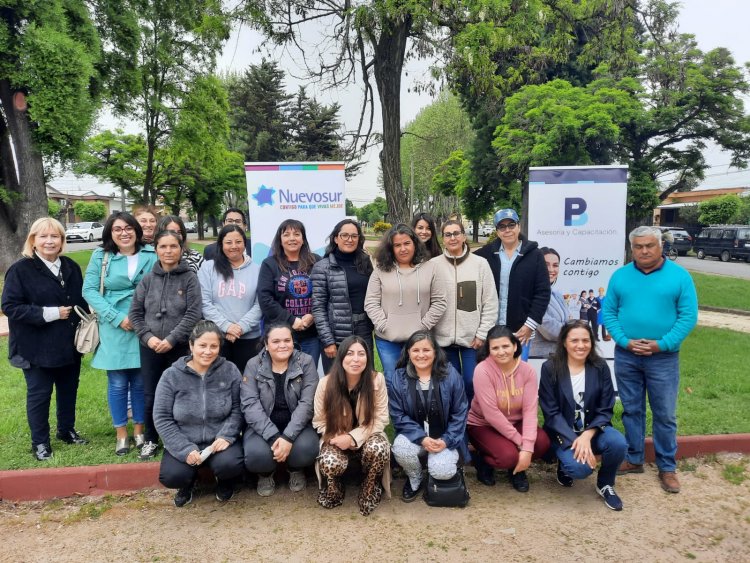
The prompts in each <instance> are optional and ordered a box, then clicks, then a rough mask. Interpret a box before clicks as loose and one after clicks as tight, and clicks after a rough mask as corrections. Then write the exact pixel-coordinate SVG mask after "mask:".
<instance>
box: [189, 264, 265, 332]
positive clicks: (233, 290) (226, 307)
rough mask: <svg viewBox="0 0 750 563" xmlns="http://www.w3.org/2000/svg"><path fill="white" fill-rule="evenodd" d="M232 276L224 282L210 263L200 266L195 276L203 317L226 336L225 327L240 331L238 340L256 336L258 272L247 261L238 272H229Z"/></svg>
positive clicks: (235, 269)
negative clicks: (234, 326) (231, 326)
mask: <svg viewBox="0 0 750 563" xmlns="http://www.w3.org/2000/svg"><path fill="white" fill-rule="evenodd" d="M232 272H233V274H234V276H233V277H232V278H231V279H228V280H225V279H224V278H223V277H221V275H219V272H217V271H216V269H215V268H214V261H213V260H209V261H208V262H205V263H204V264H203V267H202V268H201V269H200V271H199V272H198V280H199V281H200V284H201V293H202V296H203V317H204V318H205V319H206V320H209V321H213V322H215V323H216V324H217V325H218V326H219V328H220V329H221V330H222V331H223V332H226V331H227V330H229V325H231V324H232V323H236V324H238V325H240V326H241V327H242V336H241V337H240V338H242V339H249V338H258V337H259V336H260V317H261V312H260V304H259V303H258V274H259V272H260V268H259V267H258V265H257V264H255V263H254V262H253V261H252V260H251V259H250V258H246V260H245V262H244V263H243V264H242V265H241V266H240V267H239V268H232Z"/></svg>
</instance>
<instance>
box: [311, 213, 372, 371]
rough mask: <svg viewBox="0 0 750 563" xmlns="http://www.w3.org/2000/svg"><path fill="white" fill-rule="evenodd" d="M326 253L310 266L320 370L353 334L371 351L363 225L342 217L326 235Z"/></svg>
mask: <svg viewBox="0 0 750 563" xmlns="http://www.w3.org/2000/svg"><path fill="white" fill-rule="evenodd" d="M328 239H329V242H328V247H326V251H325V256H324V258H323V259H322V260H320V261H319V262H318V263H317V264H315V266H314V267H313V270H312V274H311V277H312V280H313V301H312V314H313V317H315V326H316V327H318V338H320V343H321V345H322V346H323V354H322V360H323V371H324V372H325V373H328V371H329V370H330V368H331V365H333V360H334V358H335V357H336V349H337V347H338V345H339V344H340V343H341V342H342V341H343V340H344V339H345V338H346V337H348V336H351V335H352V334H356V335H357V336H361V337H362V338H363V339H364V341H365V342H366V343H367V347H368V348H369V349H370V353H371V354H372V328H373V327H372V322H371V321H370V319H369V317H368V316H367V314H366V313H365V309H364V304H365V293H366V292H367V283H368V281H369V280H370V274H372V262H371V261H370V256H369V255H368V254H367V253H366V252H365V250H364V246H365V236H364V234H363V233H362V227H360V225H359V223H357V222H356V221H353V220H352V219H344V220H343V221H340V222H339V223H338V224H336V226H335V227H334V228H333V231H332V232H331V235H330V236H329V237H328Z"/></svg>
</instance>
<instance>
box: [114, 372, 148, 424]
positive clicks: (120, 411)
mask: <svg viewBox="0 0 750 563" xmlns="http://www.w3.org/2000/svg"><path fill="white" fill-rule="evenodd" d="M107 379H108V382H107V402H108V403H109V414H110V415H111V416H112V425H113V426H114V427H115V428H120V427H121V426H127V425H128V391H130V402H131V407H132V409H133V422H134V423H135V424H143V422H144V418H145V414H144V410H145V406H144V405H145V403H144V399H143V377H142V376H141V368H133V369H114V370H107Z"/></svg>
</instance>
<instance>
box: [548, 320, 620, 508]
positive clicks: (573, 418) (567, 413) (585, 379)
mask: <svg viewBox="0 0 750 563" xmlns="http://www.w3.org/2000/svg"><path fill="white" fill-rule="evenodd" d="M593 343H594V333H593V332H592V330H591V325H590V324H589V323H588V321H584V320H577V321H571V322H569V323H568V324H566V325H565V326H564V327H563V329H562V331H560V339H559V340H558V343H557V349H556V351H555V355H554V356H553V357H552V359H550V360H547V361H546V362H545V363H544V365H542V377H541V381H540V383H539V403H540V405H541V407H542V413H543V414H544V429H545V430H546V431H547V433H548V434H549V436H550V441H551V442H552V448H553V450H554V452H555V454H556V455H557V459H558V460H559V461H558V464H557V481H558V483H560V485H562V486H563V487H572V486H573V480H574V479H585V478H586V477H588V476H589V475H591V473H592V472H593V471H594V469H595V468H596V457H595V456H596V455H598V454H601V456H602V464H601V467H600V468H599V473H598V475H597V479H596V492H597V493H599V495H600V496H601V497H602V498H603V499H604V502H605V504H606V505H607V506H608V507H609V508H611V509H612V510H622V501H621V500H620V497H618V496H617V493H616V492H615V489H614V486H615V475H616V474H617V468H618V467H619V466H620V463H621V462H622V460H623V459H625V451H626V450H627V443H626V441H625V438H624V437H623V435H622V434H620V433H619V432H618V431H617V430H615V429H614V428H613V427H612V409H613V408H614V405H615V392H614V389H613V387H612V378H611V376H610V372H609V367H607V363H606V362H605V361H604V360H603V359H602V358H600V357H599V354H597V352H596V348H595V347H594V344H593Z"/></svg>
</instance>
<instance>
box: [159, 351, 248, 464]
mask: <svg viewBox="0 0 750 563" xmlns="http://www.w3.org/2000/svg"><path fill="white" fill-rule="evenodd" d="M188 360H190V356H185V357H182V358H180V359H179V360H177V361H176V362H175V363H174V364H172V367H170V368H167V370H166V371H165V372H164V374H163V375H162V376H161V379H160V380H159V385H157V386H156V398H155V399H154V426H156V431H157V432H158V433H159V436H161V439H162V441H163V442H164V447H165V448H166V449H167V451H168V452H169V453H170V454H172V455H173V456H174V457H175V458H177V459H178V460H180V461H184V460H185V459H186V458H187V456H188V454H189V453H190V452H192V451H194V450H197V451H200V450H202V449H203V448H205V447H206V446H209V445H210V444H212V443H213V441H214V440H215V439H216V438H224V439H225V440H226V441H227V442H229V444H230V445H232V444H233V443H234V442H235V440H237V437H238V436H239V435H240V428H241V426H242V409H241V407H240V371H239V370H238V369H237V366H235V365H234V364H233V363H232V362H228V361H226V360H225V359H224V358H223V357H221V356H219V357H217V358H216V360H215V361H214V363H213V364H211V367H210V368H208V371H207V372H206V374H205V375H204V376H201V375H199V374H198V373H197V372H196V371H194V370H193V369H192V368H191V367H189V366H188V365H187V361H188Z"/></svg>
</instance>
